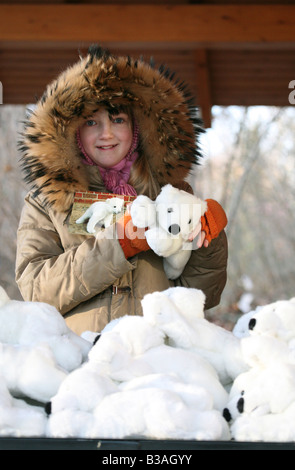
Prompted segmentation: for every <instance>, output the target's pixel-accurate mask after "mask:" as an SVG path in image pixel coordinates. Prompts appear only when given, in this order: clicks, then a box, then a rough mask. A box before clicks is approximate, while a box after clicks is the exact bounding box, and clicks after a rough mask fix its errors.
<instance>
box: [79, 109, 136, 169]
mask: <svg viewBox="0 0 295 470" xmlns="http://www.w3.org/2000/svg"><path fill="white" fill-rule="evenodd" d="M80 138H81V142H82V145H83V147H84V149H85V151H86V153H87V154H88V155H89V157H90V158H91V159H92V160H93V161H94V162H95V163H96V164H97V165H99V166H101V167H103V168H110V167H112V166H114V165H116V164H117V163H119V162H120V161H121V160H123V158H124V157H125V156H126V155H127V153H128V151H129V149H130V147H131V144H132V138H133V131H132V123H131V120H130V118H129V116H128V115H127V114H125V113H119V114H117V115H115V116H110V115H109V113H108V111H107V110H105V109H101V110H99V111H97V112H96V113H95V114H93V116H92V117H91V119H88V121H85V123H84V124H83V125H82V126H81V128H80Z"/></svg>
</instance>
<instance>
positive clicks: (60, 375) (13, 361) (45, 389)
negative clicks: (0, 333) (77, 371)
mask: <svg viewBox="0 0 295 470" xmlns="http://www.w3.org/2000/svg"><path fill="white" fill-rule="evenodd" d="M0 371H1V377H2V379H3V380H4V381H5V384H6V386H7V388H8V390H9V391H10V393H11V394H12V395H13V396H15V397H28V398H31V399H33V400H37V401H38V402H41V403H46V402H48V401H49V400H50V399H51V397H53V396H54V395H55V394H56V393H57V391H58V389H59V387H60V385H61V383H62V382H63V380H64V379H65V378H66V376H67V373H66V372H65V371H64V370H62V369H61V368H60V367H58V366H57V364H56V362H55V359H54V356H53V354H52V352H51V350H50V349H49V347H46V346H45V345H43V346H38V347H32V346H19V345H11V344H1V343H0Z"/></svg>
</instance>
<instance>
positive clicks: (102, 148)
mask: <svg viewBox="0 0 295 470" xmlns="http://www.w3.org/2000/svg"><path fill="white" fill-rule="evenodd" d="M115 147H117V144H114V145H100V146H99V147H97V148H98V149H99V150H111V149H113V148H115Z"/></svg>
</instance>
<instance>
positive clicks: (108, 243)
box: [16, 196, 135, 314]
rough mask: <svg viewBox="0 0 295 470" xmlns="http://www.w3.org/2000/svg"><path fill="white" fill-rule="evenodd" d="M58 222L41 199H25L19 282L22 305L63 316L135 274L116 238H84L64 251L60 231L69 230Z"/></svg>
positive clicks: (19, 243) (18, 259)
mask: <svg viewBox="0 0 295 470" xmlns="http://www.w3.org/2000/svg"><path fill="white" fill-rule="evenodd" d="M63 218H65V215H64V217H63ZM54 222H56V221H53V219H52V218H51V217H50V216H49V213H48V212H47V211H46V210H44V209H43V208H42V205H41V204H39V203H38V201H37V199H34V198H32V197H30V196H28V197H27V198H26V201H25V206H24V208H23V211H22V215H21V220H20V224H19V228H18V233H17V255H16V282H17V284H18V287H19V289H20V292H21V294H22V296H23V298H24V300H27V301H36V302H46V303H49V304H51V305H54V306H55V307H56V308H57V309H58V310H59V311H60V313H62V314H65V313H67V312H69V311H70V310H72V309H73V308H74V307H76V306H77V305H78V304H80V303H81V302H83V301H86V300H88V299H90V298H92V297H94V296H95V295H97V294H98V293H100V292H102V291H103V290H105V289H107V288H108V287H109V286H110V285H112V284H113V283H114V282H115V281H116V279H117V278H119V277H121V276H123V275H124V274H125V273H126V272H128V271H130V270H132V269H134V267H135V266H134V265H133V263H132V262H130V261H128V260H126V258H125V256H124V253H123V251H122V249H121V247H120V244H119V242H118V240H114V239H113V238H110V239H107V238H106V237H104V238H102V239H97V238H96V237H89V238H85V239H84V238H83V239H82V242H81V240H79V243H77V246H71V247H70V248H69V249H64V248H63V244H62V240H61V237H60V234H59V230H66V228H65V227H63V228H61V227H62V224H56V223H54ZM55 225H56V226H57V225H59V226H58V227H55ZM60 226H61V227H60Z"/></svg>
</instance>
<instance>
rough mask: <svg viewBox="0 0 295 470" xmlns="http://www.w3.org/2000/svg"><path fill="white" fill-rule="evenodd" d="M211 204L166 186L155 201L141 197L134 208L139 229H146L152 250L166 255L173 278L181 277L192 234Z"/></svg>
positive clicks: (189, 251)
mask: <svg viewBox="0 0 295 470" xmlns="http://www.w3.org/2000/svg"><path fill="white" fill-rule="evenodd" d="M206 210H207V203H206V202H205V201H202V200H201V199H199V198H197V197H196V196H194V195H192V194H189V193H187V192H186V191H183V190H180V189H177V188H174V187H173V186H172V185H171V184H167V185H166V186H164V187H163V188H162V190H161V192H160V194H159V195H158V197H157V198H156V200H155V201H152V200H151V199H150V198H148V197H147V196H143V195H141V196H138V197H137V198H136V199H135V201H133V203H132V205H131V209H130V213H131V218H132V222H133V224H134V225H135V226H136V227H139V228H146V227H148V230H147V231H146V232H145V236H146V240H147V243H148V244H149V246H150V247H151V249H152V250H153V251H154V252H155V253H156V254H157V255H159V256H163V257H164V260H163V265H164V269H165V272H166V275H167V277H168V278H169V279H176V278H177V277H179V276H180V275H181V273H182V271H183V269H184V267H185V265H186V263H187V262H188V260H189V257H190V255H191V250H192V242H191V240H190V236H191V234H192V233H193V232H194V231H195V229H196V228H197V226H198V225H199V224H200V218H201V216H202V215H203V214H204V213H205V212H206Z"/></svg>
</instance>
